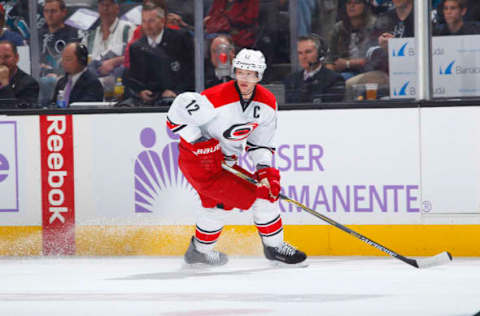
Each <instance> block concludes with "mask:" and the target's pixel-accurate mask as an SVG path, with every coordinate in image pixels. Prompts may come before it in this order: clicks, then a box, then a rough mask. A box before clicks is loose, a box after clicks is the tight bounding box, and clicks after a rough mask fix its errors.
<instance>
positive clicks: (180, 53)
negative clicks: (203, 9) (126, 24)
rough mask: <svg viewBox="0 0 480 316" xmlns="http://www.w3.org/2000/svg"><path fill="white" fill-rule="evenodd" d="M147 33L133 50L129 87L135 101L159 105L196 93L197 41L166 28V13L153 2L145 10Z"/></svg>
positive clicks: (144, 26) (182, 33)
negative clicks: (170, 99)
mask: <svg viewBox="0 0 480 316" xmlns="http://www.w3.org/2000/svg"><path fill="white" fill-rule="evenodd" d="M142 30H143V33H144V34H145V35H144V36H143V37H142V38H141V39H139V40H138V41H136V42H134V43H133V44H132V46H131V47H130V65H131V67H130V69H129V70H128V72H127V74H126V76H125V85H126V87H127V88H128V90H130V91H131V92H132V94H133V95H134V98H139V99H140V100H141V101H142V102H144V103H145V104H156V103H158V102H161V101H162V98H173V97H175V96H176V95H177V94H178V93H180V92H183V91H188V90H193V87H194V71H193V52H194V48H193V41H192V38H191V36H190V34H188V32H187V31H184V30H172V29H169V28H165V10H164V9H162V8H161V7H158V6H156V5H154V4H152V3H147V4H145V5H144V6H143V8H142Z"/></svg>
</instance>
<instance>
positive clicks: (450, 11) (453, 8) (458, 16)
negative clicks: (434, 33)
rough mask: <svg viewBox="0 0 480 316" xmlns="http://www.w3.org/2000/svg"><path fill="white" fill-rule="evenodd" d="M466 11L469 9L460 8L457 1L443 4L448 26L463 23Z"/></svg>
mask: <svg viewBox="0 0 480 316" xmlns="http://www.w3.org/2000/svg"><path fill="white" fill-rule="evenodd" d="M466 11H467V9H462V8H460V5H459V4H458V2H457V1H445V3H444V4H443V15H444V16H445V21H446V22H447V24H452V23H457V22H459V21H461V20H462V18H463V16H464V15H465V13H466Z"/></svg>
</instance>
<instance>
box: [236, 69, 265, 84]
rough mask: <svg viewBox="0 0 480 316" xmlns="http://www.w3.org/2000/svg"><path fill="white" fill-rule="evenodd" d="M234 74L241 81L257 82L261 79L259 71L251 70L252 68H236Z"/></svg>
mask: <svg viewBox="0 0 480 316" xmlns="http://www.w3.org/2000/svg"><path fill="white" fill-rule="evenodd" d="M234 76H235V79H237V80H241V81H248V82H253V83H257V82H259V81H260V80H259V79H258V74H257V72H256V71H251V70H243V69H235V73H234Z"/></svg>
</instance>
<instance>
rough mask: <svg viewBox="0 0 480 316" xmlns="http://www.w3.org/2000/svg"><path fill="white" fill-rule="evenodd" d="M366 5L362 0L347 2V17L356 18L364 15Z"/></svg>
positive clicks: (349, 0)
mask: <svg viewBox="0 0 480 316" xmlns="http://www.w3.org/2000/svg"><path fill="white" fill-rule="evenodd" d="M364 10H365V3H364V2H363V1H362V0H348V1H347V15H348V17H349V18H356V17H359V16H361V15H362V14H363V11H364Z"/></svg>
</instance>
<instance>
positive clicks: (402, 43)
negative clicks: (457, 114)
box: [388, 35, 480, 98]
mask: <svg viewBox="0 0 480 316" xmlns="http://www.w3.org/2000/svg"><path fill="white" fill-rule="evenodd" d="M432 53H433V57H432V73H433V96H434V97H461V96H478V95H480V35H466V36H439V37H434V38H433V39H432ZM388 56H389V67H390V97H391V98H415V96H416V93H417V77H416V74H417V69H418V67H417V62H416V48H415V39H414V38H394V39H391V40H390V41H389V45H388Z"/></svg>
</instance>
